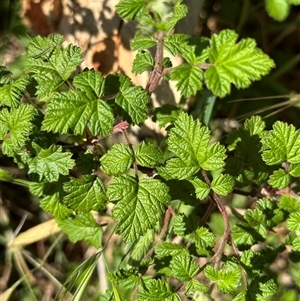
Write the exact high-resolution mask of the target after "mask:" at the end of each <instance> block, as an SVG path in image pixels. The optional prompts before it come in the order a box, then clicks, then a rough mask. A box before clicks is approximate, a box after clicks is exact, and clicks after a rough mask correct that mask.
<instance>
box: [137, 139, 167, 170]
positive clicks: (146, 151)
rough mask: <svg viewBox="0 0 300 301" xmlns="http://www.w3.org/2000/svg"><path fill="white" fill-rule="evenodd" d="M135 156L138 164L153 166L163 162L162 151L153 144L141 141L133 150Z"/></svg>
mask: <svg viewBox="0 0 300 301" xmlns="http://www.w3.org/2000/svg"><path fill="white" fill-rule="evenodd" d="M135 158H136V161H137V163H138V165H141V166H145V167H154V166H156V165H159V164H160V163H162V162H163V160H164V157H163V153H162V151H161V150H160V149H159V148H158V147H156V146H155V145H154V144H151V143H146V142H144V141H143V142H142V143H141V144H140V145H139V146H138V148H137V149H136V150H135Z"/></svg>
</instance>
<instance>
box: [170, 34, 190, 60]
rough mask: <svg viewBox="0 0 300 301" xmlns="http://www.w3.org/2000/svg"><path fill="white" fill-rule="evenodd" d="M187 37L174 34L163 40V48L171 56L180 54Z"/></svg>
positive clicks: (182, 51)
mask: <svg viewBox="0 0 300 301" xmlns="http://www.w3.org/2000/svg"><path fill="white" fill-rule="evenodd" d="M188 39H189V36H188V35H186V34H182V33H174V34H172V35H169V36H166V37H165V39H164V48H165V49H166V50H168V51H169V52H170V53H171V54H172V55H177V54H182V53H184V52H185V50H186V47H187V41H188Z"/></svg>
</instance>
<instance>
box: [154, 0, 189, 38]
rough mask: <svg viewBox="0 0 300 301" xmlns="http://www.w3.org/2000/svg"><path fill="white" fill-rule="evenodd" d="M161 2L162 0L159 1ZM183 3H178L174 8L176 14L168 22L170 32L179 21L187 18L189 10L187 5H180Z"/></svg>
mask: <svg viewBox="0 0 300 301" xmlns="http://www.w3.org/2000/svg"><path fill="white" fill-rule="evenodd" d="M159 1H160V0H159ZM180 2H181V1H177V2H176V4H175V6H174V14H173V16H172V18H170V19H169V20H168V22H167V30H168V32H170V31H171V30H172V29H173V28H174V27H175V25H176V24H177V23H178V21H179V20H181V19H183V18H185V17H186V15H187V13H188V8H187V6H186V5H185V4H182V3H180Z"/></svg>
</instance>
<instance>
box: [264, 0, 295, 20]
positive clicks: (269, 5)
mask: <svg viewBox="0 0 300 301" xmlns="http://www.w3.org/2000/svg"><path fill="white" fill-rule="evenodd" d="M288 1H289V0H266V2H265V3H266V4H265V5H266V11H267V12H268V15H269V16H270V17H271V18H273V19H274V20H276V21H279V22H280V21H284V20H285V19H286V18H287V16H288V14H289V11H290V4H289V2H288Z"/></svg>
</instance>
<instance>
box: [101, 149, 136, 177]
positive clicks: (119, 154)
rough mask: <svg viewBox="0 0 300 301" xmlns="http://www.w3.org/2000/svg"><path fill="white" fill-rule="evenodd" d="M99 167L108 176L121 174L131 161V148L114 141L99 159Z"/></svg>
mask: <svg viewBox="0 0 300 301" xmlns="http://www.w3.org/2000/svg"><path fill="white" fill-rule="evenodd" d="M100 162H101V169H102V170H103V172H105V173H106V174H107V175H109V176H112V175H113V176H117V175H121V174H123V173H124V172H125V171H126V170H127V169H128V168H130V166H131V164H132V162H133V152H132V150H131V148H130V147H129V146H128V145H126V144H123V143H116V144H114V145H113V146H112V148H111V149H110V150H109V151H108V152H107V153H106V154H105V155H104V156H102V157H101V159H100Z"/></svg>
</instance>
